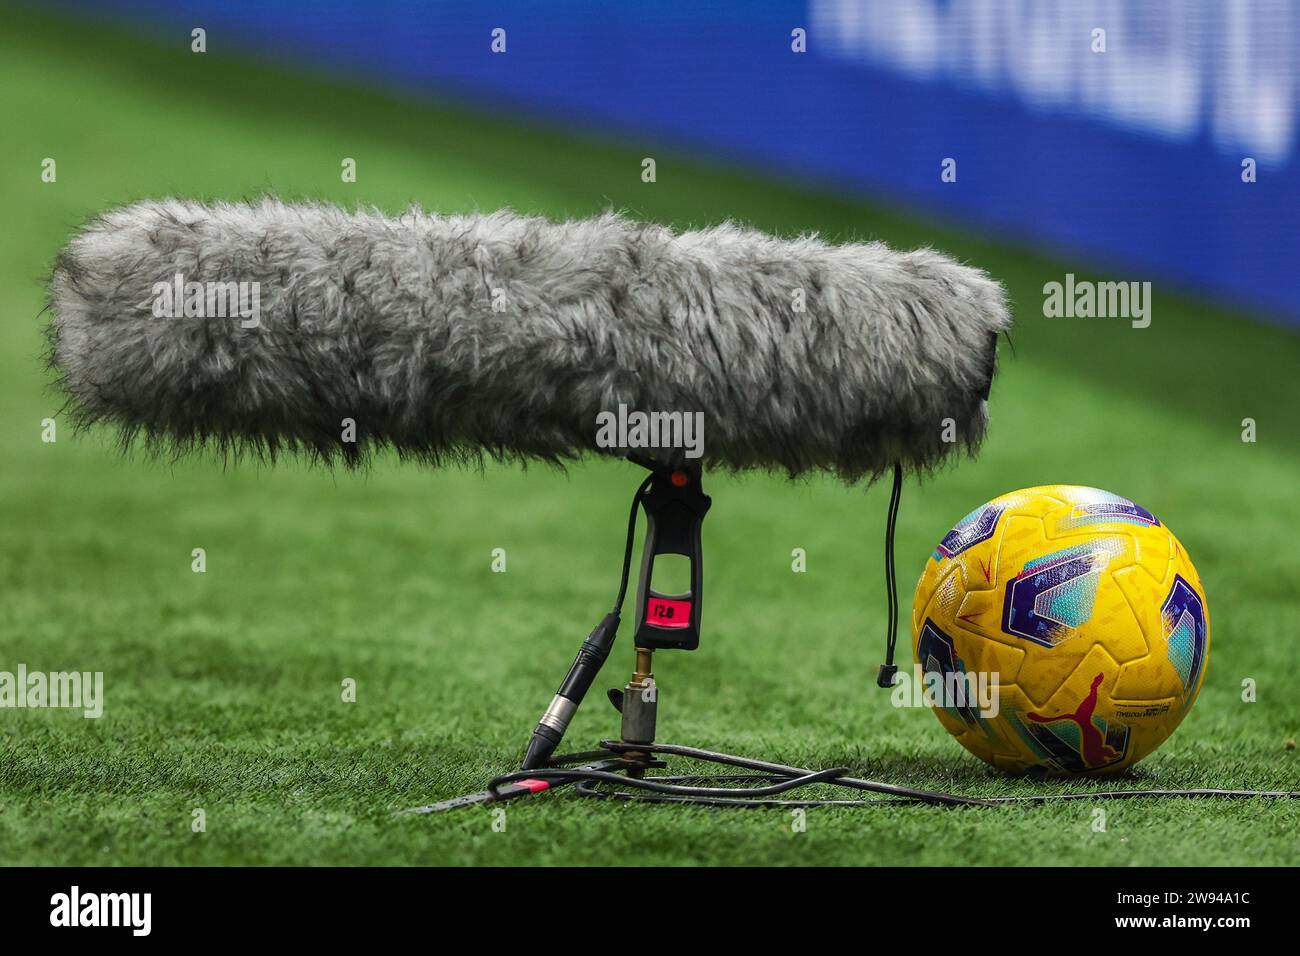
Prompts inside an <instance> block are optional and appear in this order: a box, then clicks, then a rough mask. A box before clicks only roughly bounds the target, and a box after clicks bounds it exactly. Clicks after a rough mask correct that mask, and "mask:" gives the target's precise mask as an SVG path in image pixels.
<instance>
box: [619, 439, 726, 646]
mask: <svg viewBox="0 0 1300 956" xmlns="http://www.w3.org/2000/svg"><path fill="white" fill-rule="evenodd" d="M641 464H644V465H646V467H649V468H651V470H652V471H653V472H654V478H653V480H652V481H651V482H650V487H649V488H648V489H647V490H646V493H645V495H644V496H643V497H642V499H641V505H642V507H643V508H644V509H645V513H646V536H645V548H644V550H643V551H642V553H641V579H640V583H639V584H638V586H637V617H636V637H635V639H634V640H635V643H636V646H637V647H650V648H655V649H658V648H678V649H680V650H684V651H693V650H695V648H697V647H699V646H700V611H701V608H702V604H703V597H704V561H703V558H702V556H701V551H700V526H701V525H702V524H703V522H704V516H705V515H706V514H707V513H708V510H709V505H711V504H712V503H713V500H712V499H711V498H710V497H709V496H708V495H706V494H705V493H704V489H703V488H702V487H701V485H700V468H699V465H697V464H686V465H678V466H671V467H669V466H664V465H662V464H655V465H651V464H650V463H648V462H641ZM661 554H677V555H682V556H684V557H686V558H687V559H689V561H690V565H691V568H690V590H688V591H685V592H682V593H680V594H665V593H662V592H660V591H656V590H654V588H653V587H651V582H652V581H653V580H654V565H655V558H657V557H658V556H659V555H661Z"/></svg>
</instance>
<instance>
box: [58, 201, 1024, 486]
mask: <svg viewBox="0 0 1300 956" xmlns="http://www.w3.org/2000/svg"><path fill="white" fill-rule="evenodd" d="M178 277H179V280H178ZM183 283H201V284H205V287H210V288H216V287H219V286H225V285H226V284H230V283H247V284H250V287H252V288H255V289H256V290H257V303H258V306H259V308H260V314H259V316H258V318H257V321H256V322H255V323H254V322H251V321H240V319H239V318H238V317H234V318H230V317H213V316H211V315H209V316H207V317H204V318H195V317H189V318H186V317H184V316H183V315H182V316H180V317H158V316H157V315H156V314H155V313H156V312H157V311H158V310H157V302H158V297H159V290H162V289H163V288H164V286H167V287H171V286H174V287H175V288H176V290H177V291H178V292H179V291H181V290H182V289H183V288H184V285H183ZM230 289H231V290H232V292H231V294H232V295H233V294H234V291H233V290H234V289H235V286H233V285H232V286H230ZM209 302H211V299H209ZM51 305H52V312H53V319H52V321H51V323H50V329H49V336H50V345H51V364H52V365H53V367H54V368H55V369H57V371H58V373H59V375H60V381H61V384H62V386H63V388H65V389H66V390H67V392H68V393H70V395H71V397H72V400H73V401H72V405H73V408H74V410H75V413H76V417H77V419H78V421H80V422H81V423H94V422H99V421H108V422H114V423H116V424H118V425H119V426H121V428H122V430H123V436H124V440H125V441H127V442H129V441H131V440H132V439H133V438H136V437H139V438H142V439H144V440H145V441H146V442H148V443H149V444H150V445H153V446H156V447H160V448H167V449H172V450H174V451H179V452H184V451H188V450H191V449H197V448H202V447H207V446H211V447H215V448H217V449H219V450H220V451H222V452H227V451H233V452H236V453H238V452H240V451H244V450H250V451H254V452H257V453H260V454H269V455H274V454H276V453H277V452H280V451H285V450H291V451H304V452H307V453H309V454H315V455H319V456H321V457H324V458H326V459H333V458H337V457H341V458H342V459H343V460H345V461H347V462H349V463H353V462H356V461H359V460H361V459H363V458H364V457H365V455H366V453H367V452H368V451H369V450H371V449H373V448H375V447H383V446H392V447H394V448H396V449H397V450H398V451H399V452H400V453H402V454H403V455H406V456H411V457H414V458H417V459H420V460H424V461H428V462H431V463H440V462H443V461H446V460H460V459H465V458H469V459H474V458H478V457H481V456H482V455H484V454H487V455H491V456H496V457H501V458H506V459H514V458H540V459H545V460H548V461H560V460H564V459H570V458H574V457H576V456H579V455H581V454H583V453H585V452H590V451H610V450H609V449H600V448H597V447H596V441H595V436H596V416H597V414H598V413H600V412H603V411H612V410H616V409H618V407H619V406H620V405H625V406H626V407H628V408H631V409H640V410H645V411H659V410H662V411H684V412H685V411H689V412H702V413H703V414H704V420H705V422H706V433H705V434H706V437H705V443H704V459H703V460H704V463H705V464H706V465H712V466H721V467H724V468H730V469H745V468H764V469H777V470H780V471H784V472H786V473H789V474H791V475H797V474H801V473H804V472H807V471H810V470H814V469H826V470H829V471H832V472H834V473H836V474H838V475H840V476H841V477H843V478H845V479H846V480H854V479H857V478H860V477H863V476H875V475H878V474H879V473H881V472H882V471H883V470H884V469H885V468H887V467H888V466H889V465H891V464H892V463H894V462H895V461H898V462H901V463H902V464H904V465H905V466H906V467H908V468H910V469H925V468H928V467H931V466H933V465H935V464H936V463H938V462H939V461H940V460H941V459H943V458H944V457H945V456H947V455H949V454H951V453H953V452H954V451H956V450H957V449H966V450H972V449H974V448H975V447H976V446H977V445H978V443H979V441H980V439H981V438H982V436H983V433H984V428H985V422H986V403H985V398H986V397H987V392H988V387H989V383H990V380H991V377H992V374H993V368H994V360H995V351H996V336H997V333H998V332H1000V331H1002V330H1004V329H1007V328H1008V326H1009V324H1010V317H1009V314H1008V310H1007V305H1006V301H1005V298H1004V295H1003V291H1002V288H1001V286H1000V285H999V284H998V283H997V282H995V281H993V280H992V279H990V278H989V277H988V276H987V275H986V274H985V273H984V272H982V271H980V270H978V269H975V268H971V267H969V266H964V265H961V264H959V263H957V262H955V261H953V260H952V259H950V258H948V257H947V256H944V255H942V254H940V253H937V252H934V251H932V250H928V249H919V250H914V251H911V252H899V251H895V250H893V249H890V248H888V247H886V246H885V245H883V244H881V243H869V244H847V245H831V244H828V243H826V242H824V241H821V240H819V239H817V238H815V237H803V238H798V239H779V238H774V237H772V236H769V235H766V234H764V233H761V232H757V231H755V230H752V229H747V228H744V227H741V226H738V225H735V224H731V223H727V224H723V225H720V226H715V227H713V228H709V229H703V230H700V231H694V232H685V233H681V234H675V233H673V232H672V231H671V230H670V229H668V228H665V227H663V226H658V225H648V224H643V223H636V222H631V221H629V220H627V219H624V218H621V217H619V216H617V215H614V214H606V215H602V216H598V217H595V218H591V219H583V220H577V221H570V222H562V223H555V222H550V221H547V220H544V219H540V218H531V217H525V216H520V215H516V214H514V213H512V212H508V211H501V212H495V213H491V214H487V215H452V216H438V215H429V214H426V213H423V212H420V211H418V210H412V211H410V212H408V213H407V214H405V215H402V216H398V217H389V216H385V215H382V214H380V213H379V212H376V211H357V212H351V211H345V210H343V209H339V208H335V207H332V206H326V205H287V204H284V203H281V202H278V201H275V200H271V199H268V200H264V201H261V202H258V203H254V204H233V203H215V204H210V205H205V204H201V203H197V202H189V201H183V200H165V201H159V202H153V201H147V202H140V203H136V204H134V205H130V206H126V207H123V208H120V209H116V210H113V211H111V212H108V213H106V214H104V215H102V216H100V217H99V218H97V219H96V220H94V221H93V222H91V223H90V224H88V225H87V226H86V227H85V228H84V229H82V230H81V231H80V233H79V234H77V235H76V237H75V238H73V239H72V241H71V242H70V243H69V245H68V247H67V249H66V251H65V252H64V253H63V255H62V256H61V257H60V258H59V260H58V262H57V263H56V265H55V269H54V274H53V278H52V280H51ZM176 308H177V309H178V310H179V309H180V304H179V303H177V305H176ZM343 419H353V420H354V421H355V422H356V441H355V443H351V442H348V441H345V440H343V437H342V436H343V434H344V432H343V425H342V421H343ZM945 419H952V420H953V422H954V423H955V432H956V436H957V441H956V442H955V443H954V442H946V441H944V420H945ZM615 453H617V452H615Z"/></svg>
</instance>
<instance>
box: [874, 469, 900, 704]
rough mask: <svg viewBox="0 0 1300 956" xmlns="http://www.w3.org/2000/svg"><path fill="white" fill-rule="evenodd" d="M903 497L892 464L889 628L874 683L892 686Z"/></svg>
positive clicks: (887, 555)
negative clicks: (896, 558)
mask: <svg viewBox="0 0 1300 956" xmlns="http://www.w3.org/2000/svg"><path fill="white" fill-rule="evenodd" d="M902 497H903V466H902V465H901V464H899V463H895V464H894V490H893V492H892V493H891V494H890V496H889V518H888V521H887V523H886V524H885V596H886V597H887V598H888V599H889V630H888V632H887V633H886V635H885V663H883V664H881V665H880V675H879V676H878V677H877V678H876V683H877V684H878V685H880V686H881V687H893V686H894V677H895V676H896V675H897V674H898V666H897V665H896V664H895V663H894V646H895V645H896V644H897V643H898V578H897V577H896V576H895V573H894V529H895V528H896V527H897V526H898V503H899V501H900V500H901V499H902Z"/></svg>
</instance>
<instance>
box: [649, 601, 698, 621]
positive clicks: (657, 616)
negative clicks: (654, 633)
mask: <svg viewBox="0 0 1300 956" xmlns="http://www.w3.org/2000/svg"><path fill="white" fill-rule="evenodd" d="M645 619H646V623H647V624H653V625H654V626H655V627H690V625H691V602H690V601H674V600H673V599H672V598H659V597H652V598H651V599H650V603H649V607H647V608H646V615H645Z"/></svg>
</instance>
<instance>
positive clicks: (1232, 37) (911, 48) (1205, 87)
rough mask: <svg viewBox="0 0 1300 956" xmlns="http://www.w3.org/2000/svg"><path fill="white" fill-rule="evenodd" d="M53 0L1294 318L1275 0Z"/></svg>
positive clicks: (1297, 293)
mask: <svg viewBox="0 0 1300 956" xmlns="http://www.w3.org/2000/svg"><path fill="white" fill-rule="evenodd" d="M60 5H66V6H67V7H68V8H69V10H71V11H75V12H77V13H81V14H85V15H94V16H105V17H107V16H112V18H113V20H115V21H116V22H120V23H123V24H133V25H136V26H139V27H141V28H143V29H146V30H148V31H149V32H152V33H154V34H155V35H158V36H160V37H162V36H167V37H171V38H172V41H173V42H177V39H176V38H178V37H181V36H183V35H184V34H185V33H187V32H188V31H189V30H190V29H191V28H195V27H198V28H203V29H205V30H206V31H207V32H208V36H209V39H210V44H211V45H210V46H209V50H210V51H212V52H220V53H245V54H248V55H255V56H258V57H260V58H263V59H271V60H274V61H275V62H279V63H289V62H292V63H297V64H302V65H305V66H309V67H311V68H314V69H317V70H320V71H324V72H328V73H330V74H333V75H335V76H339V77H349V78H352V79H354V80H356V81H359V82H366V83H375V84H384V85H387V86H390V87H392V88H400V89H404V90H406V91H409V92H412V93H415V94H418V95H428V96H437V97H440V98H442V99H444V100H450V101H454V102H458V103H461V104H464V105H466V106H469V107H473V108H476V109H480V110H487V111H490V112H492V113H494V114H500V113H502V112H505V113H510V114H514V115H518V116H528V117H535V118H537V119H540V120H544V121H546V122H548V123H553V124H559V125H562V126H567V127H571V128H575V129H582V130H585V131H588V132H592V133H596V134H599V135H601V136H603V137H607V138H618V139H620V140H622V141H625V142H635V143H643V144H647V145H649V144H654V145H657V146H660V147H666V146H672V147H679V148H682V149H687V150H690V151H692V152H693V153H696V154H698V155H703V156H711V157H714V158H716V159H718V160H721V161H725V162H727V163H732V164H735V165H737V166H740V167H743V168H747V169H750V170H754V171H761V172H764V173H775V174H779V175H782V176H784V177H792V178H795V179H798V180H802V181H805V182H810V183H815V184H818V185H819V186H821V187H822V188H825V189H828V190H837V191H843V192H845V193H848V194H857V195H864V196H869V197H872V198H874V199H876V200H879V201H883V202H887V203H890V204H900V205H908V206H911V207H914V208H917V209H922V210H925V211H928V212H931V213H933V214H936V215H942V216H944V217H945V218H949V219H951V220H952V221H954V222H960V223H963V224H966V225H969V226H972V227H977V228H979V229H981V230H986V231H988V232H990V233H992V234H995V235H998V236H1003V237H1006V238H1008V239H1013V240H1017V241H1023V242H1028V243H1033V244H1034V245H1035V246H1038V247H1040V248H1047V249H1050V250H1055V251H1059V252H1062V253H1068V254H1077V255H1086V256H1087V258H1088V260H1089V261H1091V262H1095V263H1097V264H1099V265H1105V266H1107V267H1109V268H1112V269H1116V270H1122V271H1123V272H1124V273H1125V274H1126V275H1127V274H1132V275H1134V276H1138V275H1140V276H1141V277H1142V278H1144V279H1151V278H1158V279H1166V280H1168V281H1170V282H1176V283H1178V284H1180V285H1183V286H1185V287H1187V288H1189V289H1194V290H1196V291H1197V292H1199V293H1202V294H1205V295H1211V296H1214V297H1215V298H1217V299H1219V300H1221V301H1226V302H1240V303H1243V304H1246V305H1249V306H1252V307H1255V308H1258V309H1259V310H1260V311H1261V312H1263V313H1266V314H1268V315H1271V316H1276V317H1281V318H1284V319H1285V320H1286V321H1289V322H1292V323H1295V322H1300V281H1297V279H1296V276H1295V274H1294V273H1295V271H1296V270H1295V263H1296V262H1297V261H1300V230H1297V229H1296V228H1295V222H1294V215H1295V210H1296V209H1297V208H1300V175H1297V172H1298V171H1300V170H1298V169H1297V159H1296V127H1297V115H1300V110H1298V109H1297V103H1298V102H1300V66H1298V64H1297V57H1298V56H1300V15H1298V14H1297V11H1296V9H1295V6H1294V4H1292V3H1291V2H1289V0H1131V2H1128V0H1068V2H1067V0H1038V2H1021V0H646V2H638V3H620V2H613V3H611V2H608V0H553V2H546V3H536V2H518V0H516V2H509V0H506V2H492V3H484V2H481V0H435V2H416V0H397V2H394V0H375V2H367V3H357V2H350V0H323V2H315V3H311V4H303V3H295V2H289V0H261V2H255V3H254V2H248V3H238V2H236V3H224V4H223V3H212V2H202V0H128V2H124V3H121V4H114V3H107V4H106V3H102V2H87V3H67V4H56V6H60ZM114 8H115V13H112V14H110V12H109V11H110V10H113V9H114ZM266 92H267V95H268V96H273V95H274V91H269V90H268V91H266ZM945 159H951V160H954V161H955V172H956V177H955V181H951V177H950V181H942V180H941V177H940V164H941V162H942V161H943V160H945ZM1247 161H1250V162H1251V163H1253V166H1254V180H1253V182H1251V183H1250V184H1249V188H1247V187H1246V186H1245V184H1243V180H1242V173H1243V163H1246V162H1247ZM670 175H671V174H670ZM737 214H739V215H742V216H743V215H744V210H737ZM1117 277H1118V276H1117Z"/></svg>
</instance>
